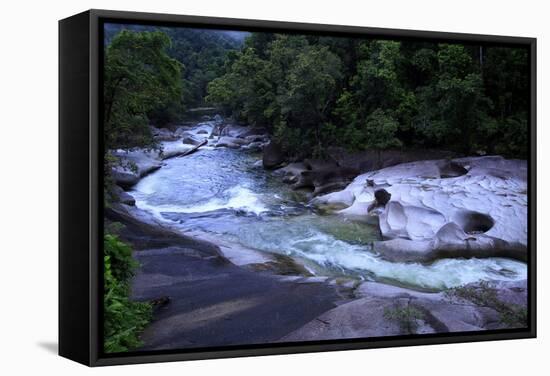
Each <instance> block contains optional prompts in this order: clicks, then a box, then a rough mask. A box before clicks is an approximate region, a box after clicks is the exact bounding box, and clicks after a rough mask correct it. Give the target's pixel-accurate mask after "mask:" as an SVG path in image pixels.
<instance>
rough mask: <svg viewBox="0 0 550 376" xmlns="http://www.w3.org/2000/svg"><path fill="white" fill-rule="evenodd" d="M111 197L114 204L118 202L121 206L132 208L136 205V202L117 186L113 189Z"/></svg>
mask: <svg viewBox="0 0 550 376" xmlns="http://www.w3.org/2000/svg"><path fill="white" fill-rule="evenodd" d="M111 197H112V199H113V201H114V202H117V201H118V202H120V203H121V204H126V205H130V206H135V205H136V200H135V199H134V198H133V197H132V196H131V195H129V194H128V193H126V192H125V191H124V190H123V189H122V188H120V187H119V186H118V185H116V184H115V185H114V186H113V188H112V192H111Z"/></svg>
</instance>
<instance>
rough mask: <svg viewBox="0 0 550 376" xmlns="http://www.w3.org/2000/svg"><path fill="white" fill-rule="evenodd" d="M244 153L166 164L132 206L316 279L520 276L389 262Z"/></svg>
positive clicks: (349, 224)
mask: <svg viewBox="0 0 550 376" xmlns="http://www.w3.org/2000/svg"><path fill="white" fill-rule="evenodd" d="M260 158H261V155H260V154H254V153H251V152H247V151H244V150H234V149H227V148H213V147H210V146H206V147H203V148H201V149H199V151H197V152H196V153H194V154H191V155H188V156H185V157H182V158H172V159H169V160H166V161H165V163H166V165H165V166H164V167H162V168H161V169H160V170H158V171H156V172H154V173H152V174H151V175H149V176H147V177H145V178H143V179H142V180H141V181H140V182H139V184H138V185H137V186H136V187H135V188H134V190H133V191H131V192H130V193H131V194H132V195H133V196H134V197H135V199H136V205H137V206H138V207H139V208H141V209H144V210H147V211H149V212H151V213H153V214H154V215H155V216H157V217H158V218H160V219H162V220H165V221H171V222H173V223H177V224H180V225H181V226H182V228H184V229H186V230H197V231H202V232H208V233H211V234H214V235H218V236H224V237H226V238H227V239H229V240H231V241H233V242H237V243H240V244H242V245H243V246H245V247H247V248H252V249H256V250H260V251H265V252H271V253H278V254H285V255H289V256H292V257H294V258H296V259H297V260H298V261H299V262H301V263H303V264H304V265H305V266H306V267H307V268H308V269H309V270H311V271H312V272H313V273H315V274H316V275H325V276H348V277H353V278H361V279H368V280H381V281H390V282H394V283H400V284H404V285H410V286H417V287H423V288H434V289H440V288H445V287H452V286H457V285H461V284H465V283H470V282H476V281H479V280H519V279H525V278H526V272H527V270H526V265H525V264H524V263H521V262H517V261H513V260H508V259H502V258H488V259H444V260H439V261H436V262H434V263H432V264H430V265H422V264H418V263H392V262H388V261H384V260H382V259H381V258H380V257H378V256H377V255H375V254H374V253H373V252H372V251H371V245H370V244H371V242H372V241H373V240H377V239H378V236H379V231H378V228H377V226H376V225H375V224H372V223H371V224H369V223H368V222H355V221H351V220H348V219H345V218H343V217H342V216H340V215H335V214H323V213H321V212H318V211H317V210H316V209H315V208H314V207H312V206H310V205H308V202H307V194H306V193H303V192H295V191H292V190H291V189H290V188H289V187H288V186H287V185H286V184H284V183H282V182H281V177H280V176H276V174H275V173H273V172H269V171H265V170H264V169H263V168H262V167H261V166H258V164H257V163H256V162H257V161H258V160H259V159H260Z"/></svg>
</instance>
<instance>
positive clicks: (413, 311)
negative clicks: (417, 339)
mask: <svg viewBox="0 0 550 376" xmlns="http://www.w3.org/2000/svg"><path fill="white" fill-rule="evenodd" d="M384 318H385V319H386V320H389V321H395V322H397V323H398V324H399V326H400V327H401V329H402V330H403V331H405V332H407V333H408V334H414V333H415V332H416V329H417V328H418V320H422V319H423V318H424V314H423V313H422V312H421V311H420V310H419V309H417V308H415V307H413V306H411V305H407V306H406V307H395V308H386V309H385V310H384Z"/></svg>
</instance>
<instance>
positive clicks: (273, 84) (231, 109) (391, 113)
mask: <svg viewBox="0 0 550 376" xmlns="http://www.w3.org/2000/svg"><path fill="white" fill-rule="evenodd" d="M528 76H529V75H528V55H527V50H526V49H522V48H510V47H484V46H470V45H463V44H449V43H429V42H414V41H393V40H376V39H372V40H367V39H353V38H338V37H316V36H298V35H287V34H266V33H252V34H251V35H250V36H249V37H248V38H247V40H246V41H245V45H244V47H243V48H242V50H241V51H239V52H236V53H233V54H232V55H231V56H230V58H229V57H228V58H227V59H226V64H225V71H224V74H223V75H220V76H219V77H217V78H215V79H214V80H212V81H211V82H210V83H209V85H208V95H207V97H206V100H207V101H208V102H210V103H212V104H215V105H218V106H220V108H222V109H224V111H225V112H226V114H231V115H232V116H233V117H234V118H235V119H236V120H237V121H242V122H245V123H249V124H256V125H261V126H265V127H266V128H267V129H269V130H271V132H272V133H273V134H274V135H275V138H276V140H278V141H279V142H280V143H281V145H282V146H283V147H284V148H285V149H287V151H288V152H289V153H290V154H291V155H295V156H296V157H303V156H306V155H316V156H322V155H323V153H325V152H326V149H327V148H328V147H329V146H342V147H345V148H346V149H348V150H367V149H385V148H395V147H429V148H440V149H441V148H446V149H449V150H454V151H457V152H459V153H464V154H471V153H499V154H504V155H506V156H512V157H521V158H525V157H526V152H527V113H528V108H527V106H528V92H527V90H528Z"/></svg>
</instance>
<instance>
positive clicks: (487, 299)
mask: <svg viewBox="0 0 550 376" xmlns="http://www.w3.org/2000/svg"><path fill="white" fill-rule="evenodd" d="M445 295H446V297H447V299H449V300H450V301H451V302H453V301H455V302H464V301H466V302H470V303H472V304H474V305H475V306H477V307H485V308H491V309H494V310H495V311H497V313H498V314H499V319H500V322H501V324H502V325H504V326H506V327H508V328H521V327H525V326H527V309H526V308H525V307H522V306H520V305H518V304H513V303H506V302H503V301H502V300H500V299H499V298H498V291H497V290H496V289H495V288H494V287H493V286H491V284H490V283H489V282H487V281H482V282H480V283H479V284H478V285H477V286H459V287H454V288H452V289H449V290H447V291H446V292H445Z"/></svg>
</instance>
